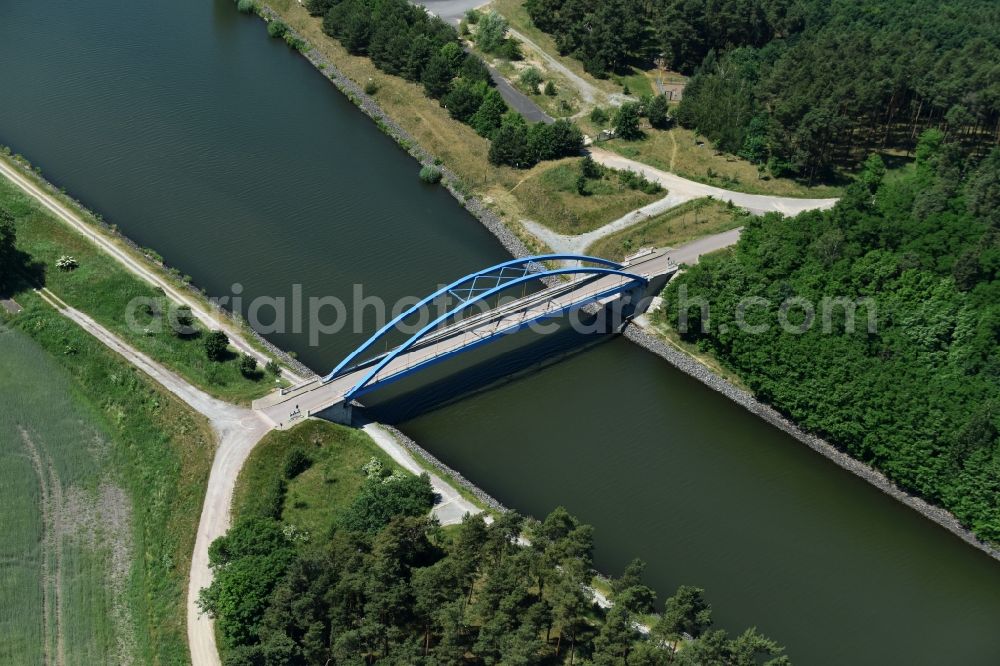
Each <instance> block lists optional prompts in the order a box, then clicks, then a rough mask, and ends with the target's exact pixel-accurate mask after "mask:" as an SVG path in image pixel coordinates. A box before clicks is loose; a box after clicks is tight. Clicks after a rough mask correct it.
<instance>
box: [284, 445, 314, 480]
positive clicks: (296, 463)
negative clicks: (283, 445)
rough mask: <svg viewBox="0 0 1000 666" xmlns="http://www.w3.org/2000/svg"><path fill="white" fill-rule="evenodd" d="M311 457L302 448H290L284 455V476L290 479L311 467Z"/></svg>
mask: <svg viewBox="0 0 1000 666" xmlns="http://www.w3.org/2000/svg"><path fill="white" fill-rule="evenodd" d="M312 464H313V461H312V459H311V458H310V457H309V456H307V455H306V453H305V451H303V450H302V449H292V450H291V451H289V452H288V455H286V456H285V478H286V479H288V480H289V481H291V480H292V479H294V478H295V477H297V476H298V475H299V474H301V473H302V472H304V471H306V470H307V469H309V468H310V467H312Z"/></svg>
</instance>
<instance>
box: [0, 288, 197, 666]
mask: <svg viewBox="0 0 1000 666" xmlns="http://www.w3.org/2000/svg"><path fill="white" fill-rule="evenodd" d="M19 301H20V302H21V304H22V305H24V306H25V310H24V311H23V312H21V313H20V314H18V315H16V316H14V317H8V316H7V315H6V314H3V316H4V317H5V318H6V321H7V322H8V324H9V327H8V328H7V329H6V330H5V329H4V328H3V327H0V442H3V446H2V447H0V461H2V464H0V470H2V471H0V502H2V504H3V506H4V507H6V509H5V513H4V515H5V520H4V524H5V527H6V529H5V530H4V532H3V536H2V537H0V553H2V555H0V569H2V572H0V577H2V578H3V579H4V581H5V596H6V597H7V598H8V602H7V603H4V604H0V634H2V635H3V636H4V639H3V640H2V641H0V662H3V663H18V664H29V663H43V661H44V660H46V655H47V659H48V662H49V663H67V664H94V663H125V662H126V661H130V662H131V663H144V664H148V663H185V662H186V661H187V641H186V635H185V593H186V585H187V576H188V570H189V567H190V558H191V552H192V549H193V547H194V536H195V531H196V527H197V521H198V515H199V513H200V506H201V502H202V498H203V493H204V486H205V483H206V481H207V478H208V470H209V467H210V465H211V461H212V456H213V450H214V441H213V440H214V437H213V435H212V433H211V431H210V429H209V427H208V424H207V423H206V422H205V421H204V419H202V418H201V417H200V416H198V415H196V414H194V413H192V412H191V411H190V410H188V409H187V408H186V407H185V406H184V405H183V404H182V403H180V402H179V401H178V400H177V399H175V398H174V397H173V396H172V395H170V394H169V393H167V392H166V391H164V390H163V389H161V388H160V387H159V386H157V385H156V384H154V383H153V382H151V381H150V380H148V379H147V378H146V377H145V376H144V375H142V374H141V373H139V372H138V371H136V370H135V369H133V368H132V367H131V366H130V365H128V364H127V363H126V362H125V361H123V360H122V359H120V358H119V357H118V356H116V355H115V354H113V353H112V352H110V351H109V350H107V349H106V348H105V347H104V346H103V345H101V343H100V342H98V341H97V340H95V339H94V338H92V337H91V336H90V335H88V334H87V333H85V332H84V331H83V330H82V329H80V328H79V327H77V326H76V324H74V323H73V322H71V321H69V320H68V319H66V318H65V317H63V316H61V315H59V314H58V313H57V312H55V311H54V310H53V309H52V308H51V307H49V306H48V305H47V304H45V303H44V302H42V300H41V299H40V298H39V297H37V296H36V295H35V294H33V293H30V292H28V293H27V294H25V295H24V297H23V298H21V297H19ZM13 600H16V603H14V602H13Z"/></svg>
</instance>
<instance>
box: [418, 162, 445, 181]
mask: <svg viewBox="0 0 1000 666" xmlns="http://www.w3.org/2000/svg"><path fill="white" fill-rule="evenodd" d="M420 180H422V181H424V182H425V183H427V184H428V185H436V184H437V183H440V182H441V170H440V169H438V168H437V167H433V166H425V167H423V168H421V169H420Z"/></svg>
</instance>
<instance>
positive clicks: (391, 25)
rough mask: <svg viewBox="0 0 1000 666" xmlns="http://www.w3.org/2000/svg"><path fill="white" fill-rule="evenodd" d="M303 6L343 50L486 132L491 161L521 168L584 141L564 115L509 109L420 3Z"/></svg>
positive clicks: (311, 0)
mask: <svg viewBox="0 0 1000 666" xmlns="http://www.w3.org/2000/svg"><path fill="white" fill-rule="evenodd" d="M307 7H308V9H309V11H310V13H312V14H313V15H315V16H323V31H324V32H326V33H327V34H328V35H330V36H331V37H333V38H335V39H337V40H338V41H340V43H341V44H342V45H343V46H344V48H346V49H347V50H348V51H349V52H350V53H352V54H354V55H365V56H368V57H369V58H371V60H372V62H373V63H374V64H375V66H376V67H378V68H379V69H381V70H382V71H384V72H386V73H388V74H393V75H396V76H401V77H403V78H405V79H407V80H409V81H413V82H418V83H421V84H422V85H423V87H424V91H425V92H426V93H427V95H428V96H430V97H432V98H434V99H437V100H439V101H440V102H441V105H442V106H443V107H444V108H446V109H447V110H448V113H449V114H450V115H451V117H452V118H455V119H456V120H458V121H461V122H463V123H466V124H468V125H470V126H471V127H472V128H473V129H475V130H476V132H478V133H479V134H480V135H481V136H484V137H486V138H488V139H490V140H491V146H490V151H489V155H488V156H489V160H490V162H492V163H493V164H498V165H500V164H503V165H507V166H513V167H517V168H527V167H530V166H532V165H534V164H536V163H538V162H539V161H541V160H550V159H557V158H559V157H565V156H567V155H575V154H577V153H579V152H580V149H581V148H582V147H583V134H582V132H580V130H579V128H577V127H576V126H575V125H573V124H572V123H571V122H569V121H567V120H559V121H556V122H555V123H552V124H550V125H546V124H544V123H536V124H534V125H530V126H529V125H528V123H527V122H526V121H525V120H524V118H523V117H522V116H521V114H519V113H517V112H515V111H512V110H510V109H508V107H507V103H506V102H504V100H503V98H502V97H501V96H500V93H499V92H497V91H496V90H495V89H494V88H493V87H492V86H493V81H492V79H491V77H490V71H489V69H488V68H487V66H486V64H485V63H484V62H483V61H482V59H480V58H479V57H478V56H476V55H474V54H471V53H469V54H466V53H465V52H464V51H463V50H462V47H461V46H460V44H459V41H458V33H457V31H456V30H455V29H454V28H453V27H451V26H449V25H447V24H446V23H444V21H442V20H441V19H439V18H437V17H436V16H431V15H430V14H428V13H427V12H425V11H424V10H423V9H422V8H420V7H417V6H415V5H412V4H410V3H409V2H407V1H406V0H381V1H380V2H367V1H365V0H308V2H307ZM503 31H506V25H505V24H504V25H503ZM498 41H501V42H504V43H509V42H506V40H503V39H502V38H501V39H499V40H498Z"/></svg>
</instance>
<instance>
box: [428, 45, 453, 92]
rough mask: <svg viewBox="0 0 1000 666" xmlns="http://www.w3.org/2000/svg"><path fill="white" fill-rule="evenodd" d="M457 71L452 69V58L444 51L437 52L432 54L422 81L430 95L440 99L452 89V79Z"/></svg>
mask: <svg viewBox="0 0 1000 666" xmlns="http://www.w3.org/2000/svg"><path fill="white" fill-rule="evenodd" d="M454 76H455V73H454V72H453V71H452V69H451V60H450V59H449V58H448V56H447V55H446V54H444V53H440V52H439V53H435V54H434V55H433V56H431V59H430V61H429V62H428V63H427V67H426V68H425V69H424V70H423V74H422V75H421V79H420V80H421V82H422V83H423V84H424V90H425V91H426V92H427V94H428V95H429V96H430V97H433V98H434V99H440V98H441V97H444V96H445V95H446V94H447V93H448V91H449V90H450V89H451V80H452V78H454Z"/></svg>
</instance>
